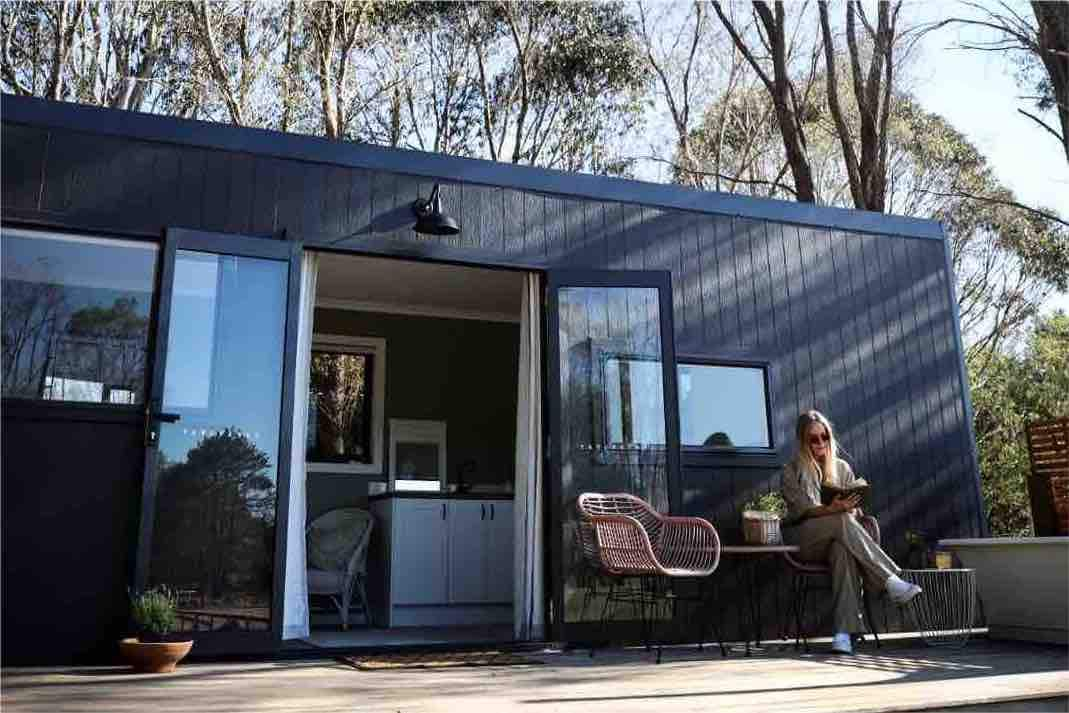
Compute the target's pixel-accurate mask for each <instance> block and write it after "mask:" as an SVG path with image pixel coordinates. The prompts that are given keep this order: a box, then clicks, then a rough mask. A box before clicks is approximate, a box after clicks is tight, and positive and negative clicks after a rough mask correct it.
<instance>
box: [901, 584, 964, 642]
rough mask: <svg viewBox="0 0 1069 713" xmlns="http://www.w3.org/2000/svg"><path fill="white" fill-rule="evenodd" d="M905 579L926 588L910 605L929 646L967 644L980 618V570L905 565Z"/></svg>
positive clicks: (907, 606) (919, 629)
mask: <svg viewBox="0 0 1069 713" xmlns="http://www.w3.org/2000/svg"><path fill="white" fill-rule="evenodd" d="M901 576H902V579H904V580H906V581H907V582H912V583H913V584H917V585H920V587H921V589H923V590H924V591H923V592H922V593H921V594H919V595H917V596H916V597H914V598H913V601H911V602H910V603H909V604H908V605H906V608H907V609H908V610H909V611H910V612H911V613H912V615H913V618H914V620H915V622H916V624H917V630H918V631H920V634H921V637H922V638H923V639H924V642H925V643H926V644H928V645H929V646H964V645H965V643H966V642H967V641H968V640H969V635H970V634H971V633H972V626H973V622H974V621H975V619H976V570H974V569H904V570H902V575H901Z"/></svg>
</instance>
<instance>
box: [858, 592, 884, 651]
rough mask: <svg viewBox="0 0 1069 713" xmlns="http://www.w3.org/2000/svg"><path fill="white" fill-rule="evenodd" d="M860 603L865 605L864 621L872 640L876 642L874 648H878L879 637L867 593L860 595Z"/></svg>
mask: <svg viewBox="0 0 1069 713" xmlns="http://www.w3.org/2000/svg"><path fill="white" fill-rule="evenodd" d="M861 601H862V603H863V604H864V605H865V619H866V620H867V621H868V627H869V631H870V632H872V638H873V639H874V640H875V641H876V648H877V649H878V648H880V635H879V634H877V633H876V619H874V618H873V616H872V607H871V606H870V604H869V594H868V592H863V593H862V594H861Z"/></svg>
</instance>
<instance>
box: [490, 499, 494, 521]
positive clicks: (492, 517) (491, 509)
mask: <svg viewBox="0 0 1069 713" xmlns="http://www.w3.org/2000/svg"><path fill="white" fill-rule="evenodd" d="M490 519H491V520H493V519H494V504H493V503H490Z"/></svg>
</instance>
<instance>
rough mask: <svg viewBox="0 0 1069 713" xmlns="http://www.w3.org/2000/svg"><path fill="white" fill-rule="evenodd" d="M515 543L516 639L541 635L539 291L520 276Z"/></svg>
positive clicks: (533, 280) (535, 281) (531, 278)
mask: <svg viewBox="0 0 1069 713" xmlns="http://www.w3.org/2000/svg"><path fill="white" fill-rule="evenodd" d="M515 512H516V524H515V526H516V539H515V542H516V547H515V558H516V562H515V580H514V581H515V582H516V587H515V597H514V600H513V617H514V633H515V637H516V640H517V641H529V640H539V639H542V638H544V637H545V617H544V608H543V591H544V582H543V572H542V566H543V533H542V291H541V285H540V280H539V276H538V275H537V274H533V273H529V274H528V275H527V276H526V277H525V278H524V286H523V315H522V317H521V319H520V384H519V408H518V409H517V414H516V506H515Z"/></svg>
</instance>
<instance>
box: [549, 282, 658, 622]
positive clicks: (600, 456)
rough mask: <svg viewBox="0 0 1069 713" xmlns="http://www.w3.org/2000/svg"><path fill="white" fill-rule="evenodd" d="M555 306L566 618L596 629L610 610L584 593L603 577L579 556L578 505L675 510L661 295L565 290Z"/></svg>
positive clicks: (623, 290)
mask: <svg viewBox="0 0 1069 713" xmlns="http://www.w3.org/2000/svg"><path fill="white" fill-rule="evenodd" d="M557 296H558V317H559V338H560V352H559V358H560V365H561V383H560V390H561V391H560V396H561V433H560V438H561V488H562V494H563V499H564V503H565V510H564V513H562V514H563V515H564V518H565V522H564V531H563V533H562V534H561V535H560V536H562V537H563V540H562V542H561V545H562V547H563V549H564V556H565V562H568V563H569V570H568V571H567V572H566V573H565V577H564V617H565V621H567V622H577V621H592V620H596V619H597V618H598V616H599V614H600V612H601V611H602V604H603V600H602V599H601V597H600V595H596V596H594V597H593V598H591V597H590V596H589V594H590V592H591V590H590V589H588V588H587V587H586V583H587V581H586V578H587V577H596V576H597V575H596V573H592V572H590V571H589V570H587V569H586V563H585V561H584V559H583V557H582V555H581V550H580V548H579V547H577V540H576V536H577V532H578V530H577V522H576V520H575V515H576V513H575V501H576V499H577V498H578V497H579V495H580V494H581V493H584V492H588V491H593V492H603V493H613V492H626V493H631V494H633V495H637V496H638V497H640V498H642V499H644V500H646V501H647V502H649V503H650V504H651V505H653V507H654V508H656V509H658V510H660V511H662V512H666V511H667V510H668V481H667V472H666V449H665V440H666V439H665V433H666V426H665V413H664V374H663V367H662V355H661V346H662V345H661V323H660V301H659V293H658V290H657V289H656V288H637V287H564V288H560V289H559V290H558V292H557ZM633 613H634V616H635V617H636V618H637V617H638V613H637V611H636V612H633ZM618 616H620V617H626V616H628V614H627V612H620V613H619V614H618Z"/></svg>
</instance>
